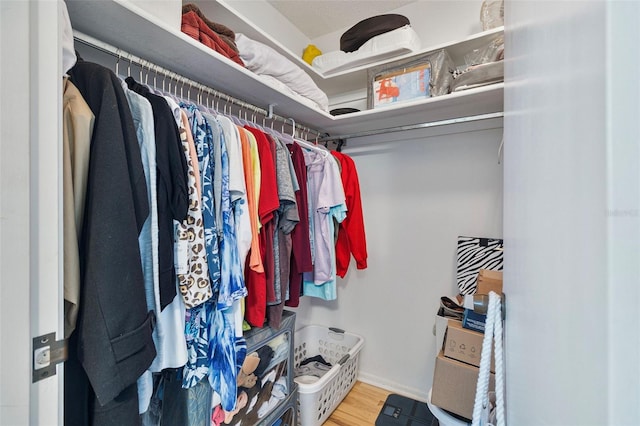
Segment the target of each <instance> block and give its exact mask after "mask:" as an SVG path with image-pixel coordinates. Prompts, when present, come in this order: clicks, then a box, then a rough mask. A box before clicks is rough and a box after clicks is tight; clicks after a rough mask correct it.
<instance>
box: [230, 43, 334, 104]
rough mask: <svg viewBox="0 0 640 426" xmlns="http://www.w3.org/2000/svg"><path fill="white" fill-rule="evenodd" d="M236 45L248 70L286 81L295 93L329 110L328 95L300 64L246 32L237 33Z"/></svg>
mask: <svg viewBox="0 0 640 426" xmlns="http://www.w3.org/2000/svg"><path fill="white" fill-rule="evenodd" d="M236 45H237V46H238V51H239V53H240V58H241V59H242V61H243V62H244V65H245V67H246V68H247V69H248V70H251V71H253V72H254V73H256V74H258V75H261V76H270V77H273V78H275V79H277V80H279V81H280V82H282V83H284V84H285V85H286V86H287V87H288V88H289V89H291V90H292V91H293V92H294V93H297V94H298V95H301V96H303V97H305V98H308V99H310V100H312V101H313V102H315V103H316V104H318V105H319V106H320V108H321V109H322V110H323V111H328V110H329V99H328V98H327V95H326V94H325V93H324V92H323V91H322V90H320V88H318V86H317V85H316V83H315V82H314V81H313V80H312V79H311V77H309V75H308V74H307V73H306V72H304V71H303V70H302V68H300V67H299V66H298V65H296V64H294V63H293V62H291V61H290V60H289V59H287V58H286V57H284V56H283V55H281V54H280V53H278V52H277V51H275V50H274V49H273V48H271V47H269V46H267V45H266V44H263V43H260V42H258V41H255V40H252V39H250V38H249V37H247V36H246V35H244V34H241V33H237V34H236Z"/></svg>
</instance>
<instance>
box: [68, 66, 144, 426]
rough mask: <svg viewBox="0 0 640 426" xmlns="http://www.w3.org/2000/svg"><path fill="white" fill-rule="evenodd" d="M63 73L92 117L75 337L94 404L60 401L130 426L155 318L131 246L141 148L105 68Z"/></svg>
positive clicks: (137, 223)
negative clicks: (69, 78) (77, 404)
mask: <svg viewBox="0 0 640 426" xmlns="http://www.w3.org/2000/svg"><path fill="white" fill-rule="evenodd" d="M69 74H70V77H71V81H72V82H73V84H75V85H76V86H77V87H78V90H79V91H80V93H81V94H82V96H83V97H84V99H85V101H86V102H87V104H88V105H89V107H90V108H91V111H92V112H93V114H94V115H95V124H94V129H93V135H92V138H91V151H90V162H89V174H88V181H87V194H86V204H85V213H84V223H83V229H82V236H81V241H80V268H81V277H82V278H81V299H80V311H79V316H78V327H77V329H76V333H77V336H76V337H77V359H78V360H79V362H80V363H81V364H82V367H83V369H84V371H85V372H86V375H87V377H88V379H89V382H90V384H91V388H92V391H93V393H95V397H96V400H95V401H93V402H92V401H91V400H92V398H91V397H88V398H87V396H86V395H75V396H74V395H67V394H65V402H67V401H66V400H67V399H69V400H70V401H69V403H68V404H65V405H66V406H67V407H69V406H72V407H73V406H74V401H73V399H75V398H78V399H77V400H76V402H80V404H82V402H81V401H84V400H88V401H89V402H90V404H92V406H91V408H89V417H90V418H89V421H86V422H85V423H84V424H85V425H86V424H90V423H91V424H94V425H107V424H111V425H116V424H117V425H135V424H137V423H139V416H138V397H137V389H136V387H135V386H136V380H137V379H138V378H139V377H140V375H141V374H142V373H143V372H144V371H145V370H147V368H148V367H149V366H150V365H151V362H152V361H153V359H154V357H155V355H156V350H155V347H154V344H153V340H152V338H151V332H152V329H153V324H154V315H153V312H147V306H146V299H145V292H144V281H143V275H142V265H141V260H140V250H139V248H138V234H139V233H140V230H141V229H142V225H143V224H144V222H145V220H146V218H147V216H148V215H149V205H148V201H147V187H146V184H145V176H144V170H143V168H142V160H141V156H140V148H139V145H138V140H137V137H136V133H135V128H134V124H133V119H132V117H131V111H130V109H129V104H128V103H127V100H126V98H125V94H124V92H123V90H122V87H121V83H120V80H119V79H118V78H117V77H116V76H115V75H114V74H113V73H112V72H111V71H110V70H109V69H107V68H104V67H102V66H100V65H97V64H92V63H88V62H83V61H79V62H78V63H77V64H76V65H75V67H74V68H73V69H71V71H70V72H69ZM70 349H71V350H74V348H70ZM72 379H73V378H69V380H72ZM78 380H79V379H78ZM76 388H79V387H78V386H76ZM80 408H81V407H80ZM78 421H80V420H78Z"/></svg>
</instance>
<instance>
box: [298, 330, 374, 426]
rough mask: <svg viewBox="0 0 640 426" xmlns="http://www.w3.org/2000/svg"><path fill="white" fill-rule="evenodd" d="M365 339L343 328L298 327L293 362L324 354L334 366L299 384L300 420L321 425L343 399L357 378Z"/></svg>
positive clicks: (306, 424)
mask: <svg viewBox="0 0 640 426" xmlns="http://www.w3.org/2000/svg"><path fill="white" fill-rule="evenodd" d="M362 346H364V339H363V338H362V337H360V336H358V335H356V334H352V333H347V332H345V331H344V330H340V329H336V328H329V327H324V326H319V325H309V326H306V327H303V328H301V329H300V330H298V331H296V334H295V350H294V365H295V367H296V368H297V367H299V366H300V363H301V362H302V361H304V360H305V359H307V358H310V357H313V356H316V355H322V357H323V358H324V359H325V360H326V361H328V362H330V363H331V365H332V367H331V369H330V370H329V371H328V372H326V373H325V374H324V375H323V376H322V377H321V378H320V379H319V380H318V381H316V382H314V383H304V381H303V380H296V383H297V384H298V408H299V416H298V424H299V425H301V426H320V425H322V423H324V421H325V420H326V419H327V418H328V417H329V416H330V415H331V413H332V412H333V410H335V409H336V407H337V406H338V405H339V404H340V402H342V400H343V399H344V397H345V396H346V395H347V393H349V391H350V390H351V388H352V387H353V385H354V384H355V382H356V378H357V376H358V358H359V355H360V349H362Z"/></svg>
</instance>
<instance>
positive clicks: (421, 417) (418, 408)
mask: <svg viewBox="0 0 640 426" xmlns="http://www.w3.org/2000/svg"><path fill="white" fill-rule="evenodd" d="M437 424H438V420H437V419H436V418H435V417H434V416H433V414H431V411H429V407H428V406H427V404H426V403H424V402H420V401H416V400H415V399H411V398H407V397H406V396H400V395H396V394H391V395H389V396H388V397H387V400H386V401H385V403H384V406H383V407H382V410H381V411H380V414H379V415H378V418H377V419H376V426H407V425H411V426H419V425H420V426H434V425H437Z"/></svg>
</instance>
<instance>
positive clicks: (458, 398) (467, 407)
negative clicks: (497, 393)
mask: <svg viewBox="0 0 640 426" xmlns="http://www.w3.org/2000/svg"><path fill="white" fill-rule="evenodd" d="M479 371H480V370H479V369H478V367H474V366H473V365H469V364H465V363H464V362H460V361H457V360H455V359H451V358H447V357H446V356H444V353H443V352H442V351H440V353H439V354H438V357H437V358H436V367H435V370H434V373H433V386H432V388H431V403H432V404H433V405H436V406H438V407H440V408H442V409H445V410H447V411H451V412H452V413H454V414H457V415H459V416H462V417H464V418H466V419H471V418H472V417H473V403H474V401H475V398H476V386H477V384H478V374H479ZM489 390H490V391H493V390H495V375H494V374H493V373H491V374H490V377H489Z"/></svg>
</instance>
